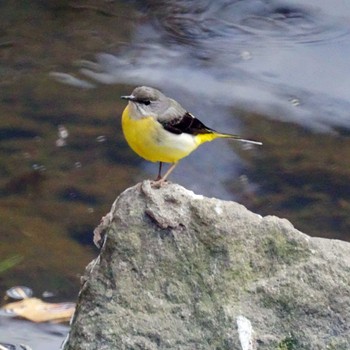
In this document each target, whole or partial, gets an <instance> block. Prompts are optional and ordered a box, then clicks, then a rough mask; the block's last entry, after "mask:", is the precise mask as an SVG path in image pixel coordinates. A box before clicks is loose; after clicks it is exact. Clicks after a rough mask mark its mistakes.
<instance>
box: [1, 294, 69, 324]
mask: <svg viewBox="0 0 350 350" xmlns="http://www.w3.org/2000/svg"><path fill="white" fill-rule="evenodd" d="M2 309H3V310H6V311H9V312H11V313H14V314H15V315H16V316H21V317H23V318H26V319H28V320H30V321H33V322H46V321H54V322H68V321H69V320H70V318H71V317H72V315H73V313H74V310H75V304H74V303H58V304H53V303H46V302H44V301H42V300H40V299H38V298H27V299H24V300H21V301H16V302H13V303H9V304H6V305H5V306H3V307H2Z"/></svg>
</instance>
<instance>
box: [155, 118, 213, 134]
mask: <svg viewBox="0 0 350 350" xmlns="http://www.w3.org/2000/svg"><path fill="white" fill-rule="evenodd" d="M159 122H160V123H161V124H162V125H163V128H164V129H165V130H167V131H170V132H172V133H173V134H178V135H179V134H182V133H186V134H191V135H198V134H208V133H212V132H213V131H214V130H213V129H210V128H208V127H207V126H205V125H204V124H203V123H202V122H201V121H200V120H198V119H197V118H195V117H194V116H193V115H192V114H191V113H188V112H186V113H185V114H184V115H183V116H181V117H179V118H174V119H172V120H170V121H161V120H159Z"/></svg>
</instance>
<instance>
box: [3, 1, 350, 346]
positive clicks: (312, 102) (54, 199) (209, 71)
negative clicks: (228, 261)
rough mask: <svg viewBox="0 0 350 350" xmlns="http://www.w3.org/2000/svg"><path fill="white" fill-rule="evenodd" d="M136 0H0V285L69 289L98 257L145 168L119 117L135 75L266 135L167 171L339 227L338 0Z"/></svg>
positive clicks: (343, 8)
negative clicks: (112, 211) (133, 0)
mask: <svg viewBox="0 0 350 350" xmlns="http://www.w3.org/2000/svg"><path fill="white" fill-rule="evenodd" d="M138 4H139V5H141V6H139V8H138V9H134V8H132V7H131V6H132V5H131V4H130V2H125V3H124V2H121V3H118V2H103V5H102V4H101V2H98V1H94V0H90V1H86V2H81V1H77V0H76V1H73V0H72V1H62V2H60V1H52V2H42V1H33V2H31V5H30V6H25V5H24V4H23V2H21V1H3V2H1V3H0V18H1V21H0V29H1V30H0V57H1V62H0V75H1V78H2V79H1V82H0V90H1V94H0V101H1V103H0V113H1V118H0V139H1V143H0V152H1V157H0V164H1V167H0V217H1V222H2V226H1V229H0V230H1V239H2V242H3V244H1V245H0V273H1V275H0V277H1V278H0V291H1V290H2V291H5V290H6V289H8V288H9V287H11V286H13V285H16V284H21V285H23V284H24V285H28V286H29V287H32V288H33V289H34V291H35V293H36V295H41V294H42V293H43V292H45V291H49V292H53V293H54V294H55V296H56V298H57V299H60V300H62V299H64V300H67V299H70V300H72V299H74V298H75V295H76V293H77V290H78V287H79V276H80V274H81V272H82V271H83V270H84V267H85V265H86V264H87V263H88V262H89V260H91V259H92V258H93V257H94V256H95V255H96V250H94V249H95V248H94V247H93V246H92V243H91V238H92V230H93V228H94V227H95V226H96V225H97V224H98V222H99V220H100V218H101V216H102V215H104V214H105V213H106V212H107V211H108V210H109V208H110V206H111V204H112V202H113V200H114V199H115V197H116V196H117V195H118V194H119V193H120V192H122V191H123V190H124V189H125V188H127V187H128V186H131V185H133V184H135V182H137V181H140V180H142V179H144V178H149V177H153V176H155V175H156V172H157V166H156V165H155V164H151V163H147V162H144V161H143V160H141V159H139V158H138V157H137V156H136V155H134V154H133V153H132V151H131V150H130V149H129V148H128V146H127V145H126V143H125V141H124V138H123V136H122V134H121V129H120V122H119V116H120V114H121V111H122V108H123V107H124V105H125V104H124V102H121V101H119V96H120V95H126V94H129V93H130V92H131V91H132V89H133V88H134V87H135V85H141V84H147V85H151V86H154V87H157V88H160V89H161V90H163V91H164V92H165V93H166V94H167V95H169V96H172V97H174V98H176V99H177V100H179V101H180V102H181V104H182V105H183V106H185V107H186V108H187V109H188V110H190V111H191V112H192V113H193V114H195V115H198V117H199V118H200V119H201V120H203V122H204V123H205V124H207V125H209V126H212V127H213V128H215V129H217V130H219V131H226V132H237V133H240V134H242V136H244V137H246V138H253V139H258V140H261V141H263V142H264V146H263V147H261V148H256V147H255V148H252V149H248V150H244V149H242V148H241V147H240V145H237V144H234V143H230V142H226V141H222V140H221V141H214V142H213V143H210V144H207V145H203V146H202V148H201V149H199V150H198V151H196V152H195V153H194V154H193V155H191V156H190V157H188V158H186V159H184V160H183V161H182V162H181V163H180V165H179V166H178V167H177V169H176V170H175V172H174V175H172V177H171V180H173V181H176V182H179V183H180V184H182V185H185V186H187V187H189V188H191V189H192V190H194V191H195V192H197V193H202V194H205V195H209V196H216V197H220V198H225V199H239V200H240V201H241V202H242V203H244V204H246V205H248V206H249V207H250V208H252V209H254V210H256V211H258V212H260V213H262V214H275V215H279V216H283V217H287V218H290V219H292V222H293V224H294V225H295V226H296V227H297V228H299V229H301V230H303V231H305V232H306V233H312V234H313V235H317V236H328V237H337V238H340V239H347V240H349V239H350V237H349V227H350V222H349V219H348V217H349V215H348V214H349V210H350V193H349V191H348V185H347V184H348V182H349V177H350V167H349V162H348V161H347V158H348V156H347V155H348V154H349V151H350V149H349V147H350V146H349V141H348V140H349V139H348V136H349V128H350V118H349V112H348V111H349V110H350V108H349V107H350V101H349V97H348V96H349V95H348V91H350V86H349V85H350V71H349V69H348V57H349V56H350V52H349V51H350V36H349V27H350V25H349V23H350V21H349V20H350V8H349V7H350V5H349V4H348V3H347V2H344V1H340V0H337V1H334V2H329V1H326V0H322V1H319V0H308V1H307V2H306V3H305V1H301V0H295V1H281V0H279V1H259V0H248V1H225V0H220V1H215V2H213V1H190V0H187V1H184V0H183V1H173V2H165V1H164V2H162V1H159V0H157V1H151V0H148V1H139V2H138ZM101 6H102V7H101ZM130 38H131V39H130ZM130 41H131V42H130ZM129 42H130V43H129ZM95 57H96V59H95ZM74 62H75V63H78V66H79V67H80V69H79V68H76V66H74V65H73V63H74ZM63 83H65V84H63ZM320 132H321V133H320ZM233 147H235V148H234V149H233ZM218 155H219V156H218ZM8 262H10V264H9V263H8ZM1 322H2V321H1ZM4 322H5V323H6V322H7V321H4ZM6 324H7V323H6ZM1 336H2V337H3V336H4V335H3V334H2V335H1ZM0 340H1V341H2V340H3V339H0ZM6 340H7V339H4V341H6ZM17 340H18V339H15V341H14V342H17V343H19V341H17ZM21 342H24V343H25V341H21ZM35 349H39V347H36V348H35Z"/></svg>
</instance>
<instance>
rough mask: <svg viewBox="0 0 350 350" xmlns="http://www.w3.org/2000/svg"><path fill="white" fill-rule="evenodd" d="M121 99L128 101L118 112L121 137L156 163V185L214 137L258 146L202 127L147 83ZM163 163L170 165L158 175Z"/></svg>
mask: <svg viewBox="0 0 350 350" xmlns="http://www.w3.org/2000/svg"><path fill="white" fill-rule="evenodd" d="M121 98H122V99H125V100H127V101H128V104H127V106H126V107H125V109H124V111H123V113H122V130H123V134H124V137H125V139H126V141H127V143H128V145H129V146H130V148H131V149H132V150H133V151H134V152H135V153H136V154H138V155H139V156H140V157H142V158H144V159H146V160H148V161H151V162H159V170H158V176H157V178H156V179H155V182H156V183H158V184H162V183H163V182H164V181H165V180H166V179H167V178H168V176H169V175H170V174H171V172H172V171H173V170H174V169H175V167H176V165H177V164H178V162H179V160H181V159H182V158H185V157H187V156H188V155H189V154H190V153H192V152H193V151H194V150H195V149H196V148H197V147H198V146H200V145H201V144H202V143H205V142H209V141H212V140H215V139H217V138H230V139H234V140H237V141H240V142H246V143H251V144H255V145H262V142H259V141H253V140H247V139H243V138H241V137H240V136H238V135H233V134H226V133H220V132H217V131H215V130H214V129H211V128H209V127H207V126H205V125H204V124H203V123H202V122H201V121H200V120H199V119H197V118H196V117H195V116H193V115H192V114H191V113H190V112H188V111H187V110H186V109H184V108H183V107H182V106H181V105H180V103H178V102H177V101H175V100H174V99H172V98H169V97H167V96H166V95H164V94H163V93H162V92H161V91H159V90H157V89H155V88H152V87H149V86H139V87H136V88H135V89H134V90H133V91H132V93H131V95H128V96H121ZM163 163H171V164H172V165H171V166H170V167H169V169H168V170H167V171H166V173H165V174H164V175H163V176H162V174H161V173H162V164H163Z"/></svg>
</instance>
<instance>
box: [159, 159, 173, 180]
mask: <svg viewBox="0 0 350 350" xmlns="http://www.w3.org/2000/svg"><path fill="white" fill-rule="evenodd" d="M176 165H177V162H176V163H173V164H172V166H171V167H170V168H169V169H168V171H167V172H166V173H165V174H164V176H163V177H161V178H160V179H159V180H158V182H159V183H161V182H164V181H165V180H166V179H167V177H168V176H169V175H170V174H171V172H172V171H173V170H174V169H175V167H176Z"/></svg>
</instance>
